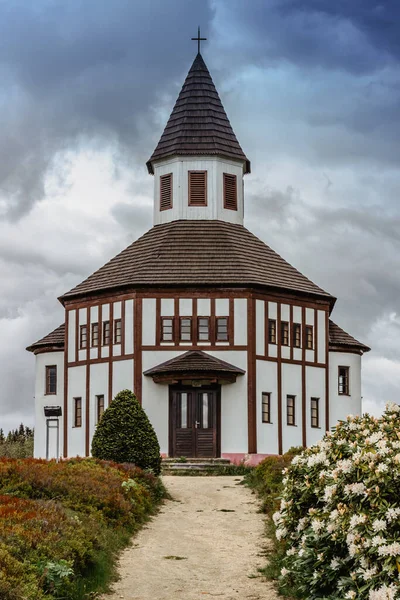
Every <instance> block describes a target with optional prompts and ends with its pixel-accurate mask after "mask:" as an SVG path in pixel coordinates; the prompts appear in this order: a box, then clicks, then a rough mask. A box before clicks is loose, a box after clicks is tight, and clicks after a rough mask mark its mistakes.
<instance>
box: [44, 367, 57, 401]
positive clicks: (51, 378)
mask: <svg viewBox="0 0 400 600" xmlns="http://www.w3.org/2000/svg"><path fill="white" fill-rule="evenodd" d="M47 394H57V367H56V365H51V366H49V367H46V395H47Z"/></svg>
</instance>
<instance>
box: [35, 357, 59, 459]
mask: <svg viewBox="0 0 400 600" xmlns="http://www.w3.org/2000/svg"><path fill="white" fill-rule="evenodd" d="M35 363H36V364H35V442H34V457H35V458H46V418H45V416H44V407H45V406H61V409H62V412H63V413H64V352H46V353H44V354H37V355H36V356H35ZM52 365H56V367H57V394H51V395H48V396H46V394H45V392H46V366H52ZM63 418H64V417H61V418H60V454H62V447H63ZM49 441H50V445H49V457H50V458H56V454H57V448H56V434H55V430H52V431H50V436H49Z"/></svg>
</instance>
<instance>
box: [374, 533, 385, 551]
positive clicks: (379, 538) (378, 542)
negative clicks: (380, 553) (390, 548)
mask: <svg viewBox="0 0 400 600" xmlns="http://www.w3.org/2000/svg"><path fill="white" fill-rule="evenodd" d="M382 544H386V540H385V538H384V537H382V536H381V535H376V536H375V537H373V538H372V540H371V546H373V547H374V548H375V547H376V546H382Z"/></svg>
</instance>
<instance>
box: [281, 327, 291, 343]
mask: <svg viewBox="0 0 400 600" xmlns="http://www.w3.org/2000/svg"><path fill="white" fill-rule="evenodd" d="M281 344H282V346H289V323H288V322H287V321H281Z"/></svg>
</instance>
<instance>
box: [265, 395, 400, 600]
mask: <svg viewBox="0 0 400 600" xmlns="http://www.w3.org/2000/svg"><path fill="white" fill-rule="evenodd" d="M281 495H282V499H281V504H280V510H279V511H278V512H277V513H276V514H275V515H274V522H275V524H276V536H277V539H278V541H279V543H281V544H282V545H283V546H284V549H285V553H284V557H283V559H282V572H281V585H282V589H283V590H285V589H286V590H288V589H295V590H296V591H297V592H296V593H297V595H298V596H299V597H302V598H307V599H310V600H317V599H325V600H339V599H345V600H353V599H357V600H394V599H398V598H400V581H399V572H400V407H399V406H398V405H397V404H388V405H387V407H386V411H385V413H384V414H383V416H382V417H381V418H379V419H377V418H375V417H372V416H370V415H364V416H363V417H353V416H349V417H348V418H347V420H346V421H344V422H340V423H339V425H338V426H337V427H336V428H335V430H334V432H333V433H328V434H327V435H326V436H325V437H324V439H323V440H322V441H321V442H319V443H318V444H317V445H315V446H313V447H312V448H309V449H307V450H305V451H304V452H303V453H302V454H301V455H299V456H296V457H295V458H294V459H293V461H292V463H291V465H290V466H288V467H286V469H285V474H284V479H283V489H282V494H281Z"/></svg>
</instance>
